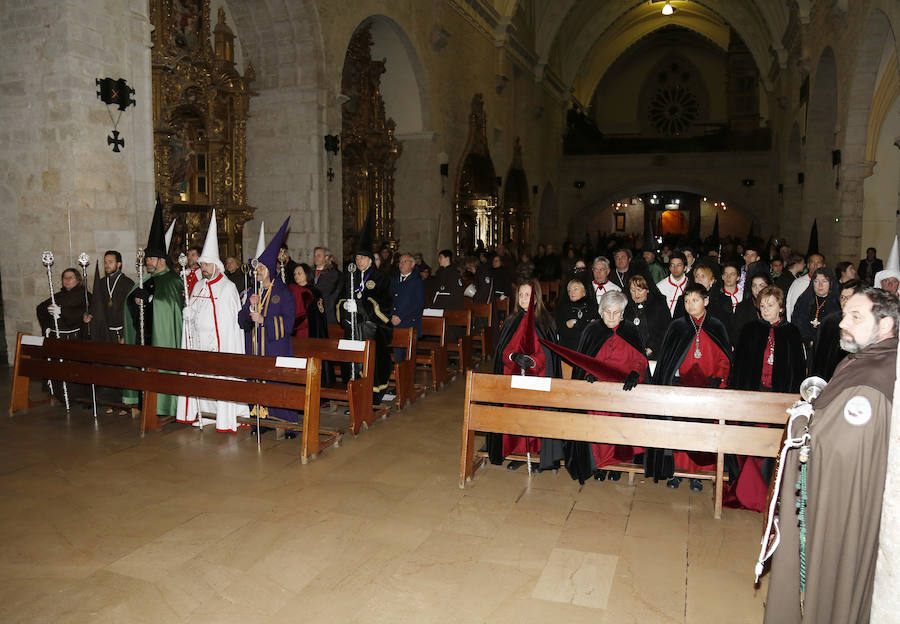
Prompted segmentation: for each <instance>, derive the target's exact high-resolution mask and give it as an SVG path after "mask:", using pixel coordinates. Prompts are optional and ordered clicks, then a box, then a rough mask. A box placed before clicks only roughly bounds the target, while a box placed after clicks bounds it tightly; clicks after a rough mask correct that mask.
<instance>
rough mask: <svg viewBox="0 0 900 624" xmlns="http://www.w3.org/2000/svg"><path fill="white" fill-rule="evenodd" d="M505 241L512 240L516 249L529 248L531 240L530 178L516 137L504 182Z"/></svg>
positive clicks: (503, 229)
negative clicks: (510, 162) (526, 173)
mask: <svg viewBox="0 0 900 624" xmlns="http://www.w3.org/2000/svg"><path fill="white" fill-rule="evenodd" d="M502 212H503V223H502V227H501V230H502V237H503V241H504V242H505V241H508V240H511V241H513V245H514V247H515V248H516V249H519V250H523V249H527V248H528V246H529V244H530V242H531V203H530V199H529V197H528V178H527V177H526V175H525V166H524V165H523V164H522V145H521V144H520V143H519V137H516V145H515V147H514V148H513V161H512V164H511V165H510V167H509V170H508V171H507V172H506V180H505V181H504V183H503V211H502Z"/></svg>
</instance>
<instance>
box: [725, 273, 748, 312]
mask: <svg viewBox="0 0 900 624" xmlns="http://www.w3.org/2000/svg"><path fill="white" fill-rule="evenodd" d="M739 281H740V268H739V267H738V265H737V263H735V262H726V263H725V266H723V267H722V292H723V293H725V296H726V297H728V303H729V304H731V313H732V314H734V310H735V308H737V307H738V304H739V303H740V302H741V301H743V300H744V290H743V289H742V288H741V285H740V283H739ZM747 285H748V286H749V285H750V280H748V281H747Z"/></svg>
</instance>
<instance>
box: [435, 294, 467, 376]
mask: <svg viewBox="0 0 900 624" xmlns="http://www.w3.org/2000/svg"><path fill="white" fill-rule="evenodd" d="M441 312H443V314H444V318H445V319H447V328H448V329H449V328H451V327H461V328H463V331H465V334H464V335H462V336H460V337H459V338H458V339H457V341H456V342H455V343H453V342H449V341H448V342H446V347H447V354H448V355H449V354H451V353H452V354H455V355H456V357H457V358H458V359H457V364H456V371H457V372H458V373H461V374H463V375H465V373H466V371H467V370H469V369H470V368H472V311H471V310H441Z"/></svg>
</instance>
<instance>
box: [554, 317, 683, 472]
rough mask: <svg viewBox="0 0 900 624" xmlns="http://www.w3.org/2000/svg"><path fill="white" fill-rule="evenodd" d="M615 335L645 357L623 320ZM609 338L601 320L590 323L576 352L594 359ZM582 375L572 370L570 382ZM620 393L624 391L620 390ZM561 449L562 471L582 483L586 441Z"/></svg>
mask: <svg viewBox="0 0 900 624" xmlns="http://www.w3.org/2000/svg"><path fill="white" fill-rule="evenodd" d="M664 311H665V310H664ZM666 316H668V312H666ZM615 333H616V334H618V336H619V337H620V338H621V339H622V340H624V341H625V342H627V343H628V344H629V345H631V346H632V347H633V348H634V350H635V351H637V352H638V353H640V354H641V355H645V353H646V352H645V351H644V342H643V340H642V339H641V334H640V332H639V331H638V328H637V327H635V326H634V325H633V324H629V323H627V322H625V321H623V322H621V323H619V326H618V327H616V331H615ZM612 335H613V330H611V329H610V328H609V327H607V326H606V323H604V322H603V321H602V320H598V321H594V322H593V323H591V324H590V325H588V326H587V328H585V330H584V333H582V335H581V341H580V342H579V344H578V348H577V351H579V352H580V353H584V354H586V355H590V356H596V355H597V353H598V352H599V351H600V349H601V348H602V347H603V345H604V344H606V341H607V340H609V339H610V338H611V337H612ZM645 357H646V356H645ZM629 372H630V371H629ZM638 372H641V371H638ZM643 373H644V380H645V382H649V380H650V369H649V367H648V368H647V369H646V370H644V371H643ZM627 374H628V373H626V376H627ZM586 376H587V375H586V373H585V371H584V369H583V368H580V367H575V368H574V369H573V370H572V379H584V378H585V377H586ZM618 381H625V378H624V377H623V378H622V379H621V380H618ZM622 392H624V390H623V391H622ZM563 450H564V452H565V456H566V470H568V472H569V475H570V476H571V477H572V479H578V482H579V483H582V484H583V483H584V482H585V481H587V480H588V479H589V478H590V477H591V475H592V474H593V472H594V457H593V454H592V453H591V445H590V442H581V441H576V440H567V441H566V442H565V443H564V444H563Z"/></svg>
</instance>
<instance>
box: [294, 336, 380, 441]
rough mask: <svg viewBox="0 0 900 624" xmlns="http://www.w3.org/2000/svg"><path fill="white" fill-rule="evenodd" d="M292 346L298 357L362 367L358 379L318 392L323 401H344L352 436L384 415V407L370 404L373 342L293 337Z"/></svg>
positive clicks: (330, 386)
mask: <svg viewBox="0 0 900 624" xmlns="http://www.w3.org/2000/svg"><path fill="white" fill-rule="evenodd" d="M330 333H331V332H330V331H329V334H330ZM293 346H294V355H296V356H297V357H316V358H318V359H319V360H321V361H322V362H332V363H338V364H350V365H352V364H361V365H362V374H361V375H360V376H359V378H357V379H354V380H348V381H347V382H346V383H345V384H337V383H335V384H330V385H329V384H322V390H321V397H322V398H323V399H328V400H330V401H340V402H344V401H346V403H347V405H348V406H349V408H350V431H351V432H352V433H353V435H356V434H358V433H359V431H360V429H361V428H362V425H363V424H365V425H366V426H369V425H371V424H372V423H373V422H375V420H376V419H377V418H378V417H380V416H384V415H386V414H387V411H388V410H387V409H386V408H377V409H376V408H375V407H374V406H373V405H372V386H373V374H374V370H375V341H374V340H345V339H343V338H303V337H294V339H293Z"/></svg>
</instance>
